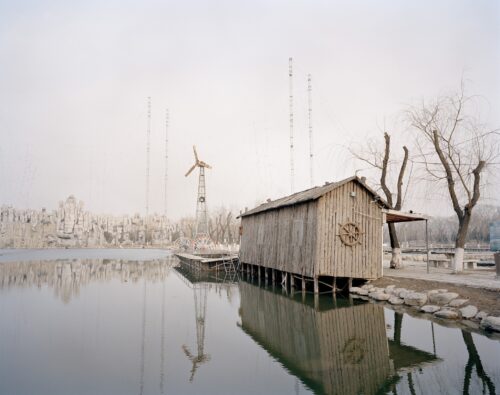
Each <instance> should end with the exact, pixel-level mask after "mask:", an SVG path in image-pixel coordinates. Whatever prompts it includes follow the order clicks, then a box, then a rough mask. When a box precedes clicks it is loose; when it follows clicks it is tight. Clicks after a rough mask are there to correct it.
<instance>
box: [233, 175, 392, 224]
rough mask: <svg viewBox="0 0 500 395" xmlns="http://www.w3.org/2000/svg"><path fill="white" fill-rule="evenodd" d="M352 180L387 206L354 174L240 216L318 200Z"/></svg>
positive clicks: (256, 208) (264, 205)
mask: <svg viewBox="0 0 500 395" xmlns="http://www.w3.org/2000/svg"><path fill="white" fill-rule="evenodd" d="M351 181H357V182H358V183H359V184H360V185H362V186H363V187H364V188H366V189H367V190H368V191H369V192H370V193H371V194H372V195H373V196H374V197H377V198H378V199H379V200H380V201H381V203H382V205H383V206H384V207H386V206H387V204H386V202H385V201H384V200H383V199H382V198H381V197H380V196H379V195H378V193H377V192H375V191H374V190H373V189H371V188H370V187H369V186H368V185H366V183H365V182H363V181H361V179H360V178H359V177H357V176H352V177H349V178H346V179H345V180H342V181H338V182H331V183H328V184H325V185H323V186H320V187H314V188H311V189H306V190H305V191H301V192H297V193H294V194H293V195H289V196H285V197H283V198H281V199H277V200H273V201H271V202H268V203H263V204H261V205H260V206H257V207H255V208H253V209H251V210H249V211H247V212H245V213H242V214H241V215H240V217H248V216H249V215H254V214H258V213H261V212H263V211H269V210H275V209H278V208H281V207H286V206H293V205H295V204H299V203H305V202H308V201H310V200H316V199H318V198H320V197H321V196H323V195H324V194H325V193H328V192H330V191H332V190H334V189H335V188H338V187H339V186H341V185H344V184H347V183H348V182H351Z"/></svg>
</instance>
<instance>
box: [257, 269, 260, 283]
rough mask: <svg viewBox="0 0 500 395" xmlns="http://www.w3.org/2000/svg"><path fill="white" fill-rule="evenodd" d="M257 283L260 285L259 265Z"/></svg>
mask: <svg viewBox="0 0 500 395" xmlns="http://www.w3.org/2000/svg"><path fill="white" fill-rule="evenodd" d="M257 283H258V284H259V287H260V266H258V265H257Z"/></svg>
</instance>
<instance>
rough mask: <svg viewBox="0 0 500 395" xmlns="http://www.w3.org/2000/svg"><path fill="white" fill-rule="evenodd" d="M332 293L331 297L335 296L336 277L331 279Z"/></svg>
mask: <svg viewBox="0 0 500 395" xmlns="http://www.w3.org/2000/svg"><path fill="white" fill-rule="evenodd" d="M332 287H333V288H332V292H333V295H335V294H336V293H337V277H334V278H333V284H332Z"/></svg>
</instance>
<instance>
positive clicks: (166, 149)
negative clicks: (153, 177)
mask: <svg viewBox="0 0 500 395" xmlns="http://www.w3.org/2000/svg"><path fill="white" fill-rule="evenodd" d="M169 121H170V114H169V111H168V108H167V109H166V111H165V179H164V186H163V187H164V191H163V214H164V215H165V218H166V217H167V208H168V207H167V194H168V191H167V181H168V126H169Z"/></svg>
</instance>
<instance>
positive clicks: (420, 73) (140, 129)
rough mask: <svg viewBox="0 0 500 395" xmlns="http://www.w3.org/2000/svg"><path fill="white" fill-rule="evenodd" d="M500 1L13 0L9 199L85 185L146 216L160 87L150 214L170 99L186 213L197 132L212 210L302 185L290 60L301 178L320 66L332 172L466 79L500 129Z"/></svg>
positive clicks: (328, 171) (8, 57) (323, 148)
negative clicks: (350, 148) (410, 109)
mask: <svg viewBox="0 0 500 395" xmlns="http://www.w3.org/2000/svg"><path fill="white" fill-rule="evenodd" d="M499 4H500V2H498V1H477V0H476V1H472V0H471V1H458V0H450V1H404V2H403V1H400V0H395V1H352V0H350V1H332V0H328V1H290V0H287V1H269V0H266V1H245V2H243V1H234V0H233V1H229V0H228V1H210V2H209V1H206V2H204V1H123V0H120V1H103V0H99V1H88V0H87V1H80V2H76V1H22V0H19V1H5V0H0V133H1V146H0V203H4V204H13V205H15V206H18V207H28V206H29V207H35V208H40V207H42V206H44V207H47V208H55V207H56V205H57V202H58V201H59V200H62V199H63V198H65V197H67V196H68V195H69V194H74V195H75V196H76V197H77V198H79V199H82V200H83V201H85V205H86V208H88V209H90V210H92V211H95V212H102V213H104V212H109V213H113V214H121V213H134V212H144V211H145V185H146V181H145V172H146V170H145V163H146V103H147V97H148V96H151V98H152V134H151V146H152V150H151V202H150V207H151V209H150V211H157V212H162V211H163V174H164V173H163V172H164V171H163V168H164V138H165V127H164V124H165V116H164V114H165V109H166V108H169V110H170V114H171V117H170V118H171V121H170V129H169V132H170V147H169V150H170V162H169V181H168V188H169V197H168V212H169V214H170V216H171V217H173V218H174V219H176V218H179V217H180V216H184V215H189V214H194V210H195V199H196V188H197V174H192V175H191V176H190V177H189V178H185V177H184V173H185V172H186V171H187V169H188V168H189V167H190V166H191V165H192V163H193V154H192V149H191V146H192V145H193V144H196V145H197V147H198V151H199V154H200V157H201V159H202V160H205V161H206V162H208V163H209V164H211V165H212V166H213V169H212V170H208V171H207V188H208V196H207V201H208V204H209V208H214V207H217V206H220V205H223V204H224V205H231V206H234V207H235V208H237V209H240V208H242V207H244V206H248V207H251V206H254V205H255V203H256V202H258V201H262V200H264V199H266V198H268V197H271V198H275V197H279V196H282V195H284V194H287V193H289V191H290V176H289V148H288V133H289V129H288V58H289V57H290V56H292V57H293V58H294V65H295V78H294V85H295V89H294V94H295V126H296V127H295V146H296V150H295V167H296V181H295V184H296V189H297V190H299V189H303V188H306V187H308V186H309V164H308V150H309V146H308V136H307V117H306V115H307V74H308V73H311V74H312V78H313V119H314V146H315V181H316V184H323V182H324V181H327V180H329V181H333V180H337V179H340V178H344V177H347V176H350V175H351V174H352V173H353V172H354V170H355V169H357V168H359V167H360V165H359V164H357V163H355V162H354V161H353V160H351V159H350V158H349V155H348V153H347V151H346V149H345V146H346V145H349V144H351V143H352V142H355V141H364V140H365V139H366V138H367V137H368V136H377V134H379V135H380V129H381V128H382V127H383V126H384V124H385V125H386V126H387V125H389V126H390V125H391V122H392V120H393V119H394V118H395V116H396V115H397V114H398V112H399V111H401V110H402V109H404V108H405V107H406V106H407V105H408V104H410V103H413V102H415V101H418V100H420V99H422V98H432V97H435V96H436V95H438V94H440V93H443V92H448V91H449V90H453V89H456V88H458V86H459V84H460V80H461V78H462V76H463V75H465V77H466V79H467V80H468V81H469V83H468V86H467V88H468V90H469V92H470V93H475V94H480V95H482V96H483V97H484V99H485V100H484V102H486V103H487V107H488V108H489V111H487V112H486V119H485V120H486V121H487V122H488V123H489V124H491V125H492V126H496V127H498V126H499V125H500V114H499V111H498V110H499V108H500V8H499ZM391 132H392V133H393V135H395V136H396V137H397V136H398V133H400V131H398V130H392V131H391ZM401 136H402V134H401V133H400V137H401ZM496 191H497V192H499V193H500V191H499V189H498V188H497V189H496ZM493 195H494V194H493ZM424 198H425V196H423V195H422V194H420V195H419V194H418V193H416V194H415V196H414V199H413V200H412V202H411V204H412V205H413V206H412V208H413V207H416V208H417V209H420V208H422V207H424V205H425V203H426V202H425V200H424ZM430 198H432V197H430ZM496 203H499V201H498V200H496ZM434 207H435V206H434ZM429 210H430V209H429ZM430 211H432V210H430Z"/></svg>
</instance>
